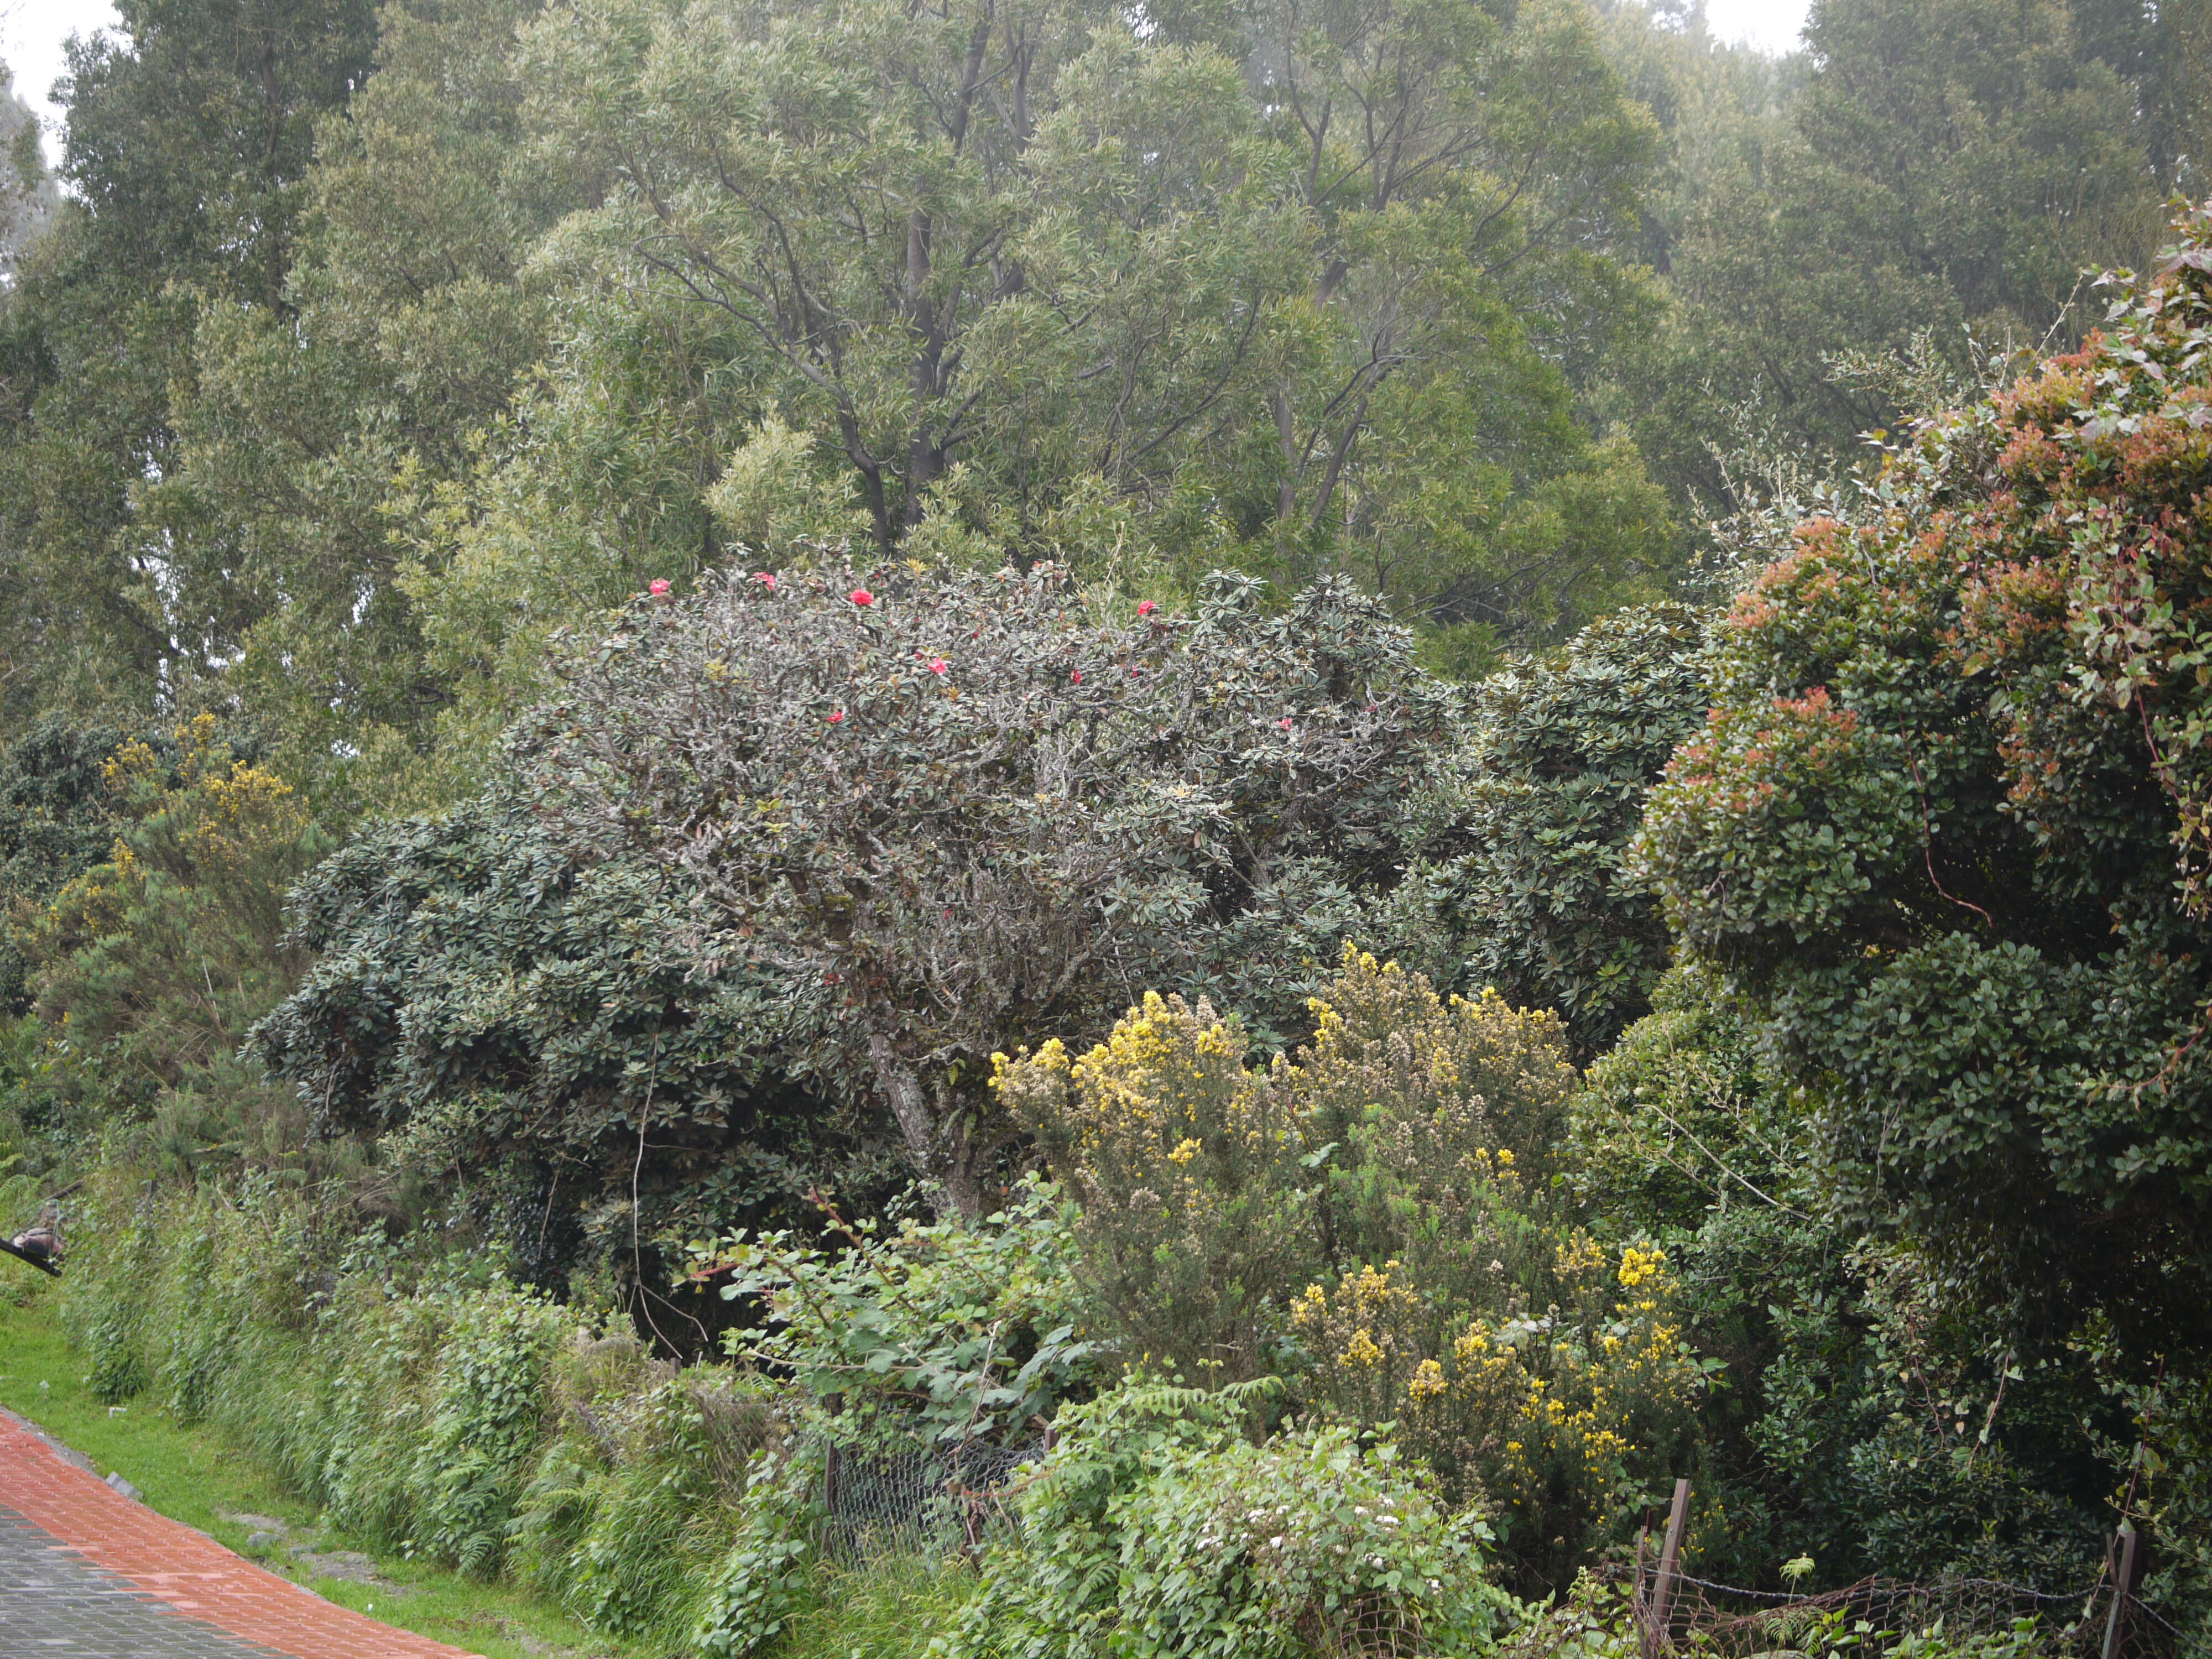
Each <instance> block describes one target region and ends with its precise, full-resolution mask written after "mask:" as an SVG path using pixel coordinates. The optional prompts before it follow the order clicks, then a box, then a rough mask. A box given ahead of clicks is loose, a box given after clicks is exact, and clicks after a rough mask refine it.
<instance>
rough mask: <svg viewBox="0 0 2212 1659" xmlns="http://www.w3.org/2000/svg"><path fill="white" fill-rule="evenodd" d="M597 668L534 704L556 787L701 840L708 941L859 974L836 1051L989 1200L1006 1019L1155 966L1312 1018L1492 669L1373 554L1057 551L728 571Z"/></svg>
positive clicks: (1043, 1010) (1039, 1014)
mask: <svg viewBox="0 0 2212 1659" xmlns="http://www.w3.org/2000/svg"><path fill="white" fill-rule="evenodd" d="M864 599H865V600H866V603H865V604H863V603H862V601H863V600H864ZM1086 670H1089V671H1088V672H1086ZM567 673H568V695H567V696H566V697H564V698H563V699H562V701H560V702H556V703H553V704H550V705H548V706H547V707H545V708H543V709H542V710H540V711H539V712H538V714H537V715H536V716H535V717H533V720H532V721H531V722H530V723H529V725H528V727H527V728H526V731H525V732H524V734H523V736H522V738H521V739H520V741H521V742H522V744H523V749H524V754H525V758H526V764H527V765H529V766H530V767H532V769H534V770H535V773H536V775H537V781H538V787H539V788H540V789H541V791H542V792H543V793H544V799H546V801H547V802H548V803H549V805H550V810H552V811H555V812H556V813H557V814H559V815H561V816H562V817H565V818H566V819H568V821H569V822H570V823H571V824H572V825H573V826H574V829H575V830H576V831H577V832H578V833H579V834H580V836H582V837H583V838H584V839H585V840H586V842H588V843H590V844H592V845H596V846H597V847H599V848H601V849H602V850H603V851H605V853H607V854H617V853H619V852H623V851H627V852H630V853H633V854H635V853H642V854H645V855H647V856H648V857H651V858H653V859H657V860H663V861H665V862H667V863H670V864H671V865H676V866H682V868H683V869H684V871H685V872H687V874H688V875H689V877H690V879H691V880H692V882H693V883H694V884H696V890H697V892H698V893H699V895H700V897H699V900H698V902H697V904H696V907H695V908H694V911H693V924H694V930H695V934H696V937H695V939H693V941H692V945H693V948H695V949H696V953H697V957H698V959H699V960H700V962H701V963H702V964H720V963H726V962H728V961H732V960H740V959H742V960H749V961H755V962H758V963H763V964H766V965H768V966H769V967H771V968H773V969H777V970H779V971H781V973H782V974H783V975H785V976H786V982H787V984H788V985H789V987H791V994H792V995H793V996H794V997H805V998H815V999H820V1000H824V1001H826V1003H827V1004H828V1005H829V1007H830V1008H831V1009H832V1011H833V1019H834V1023H833V1024H832V1026H831V1028H830V1029H831V1030H832V1032H833V1034H834V1035H833V1036H831V1037H830V1038H829V1039H828V1040H827V1046H826V1048H825V1052H824V1053H823V1054H821V1055H817V1056H814V1057H812V1063H813V1064H815V1065H816V1066H818V1067H819V1068H821V1069H823V1070H826V1071H829V1072H833V1073H834V1072H837V1071H839V1069H840V1068H842V1074H843V1075H845V1076H846V1077H848V1079H850V1080H851V1082H852V1083H853V1085H854V1087H855V1088H856V1089H857V1090H858V1091H860V1092H861V1093H864V1094H866V1095H871V1096H872V1097H874V1099H875V1100H876V1101H877V1102H878V1103H880V1104H881V1105H882V1106H884V1108H885V1109H888V1111H889V1112H890V1115H891V1116H892V1117H894V1118H895V1119H896V1121H897V1123H898V1125H899V1127H900V1130H901V1133H902V1136H903V1138H904V1141H905V1145H906V1147H907V1149H908V1153H909V1155H910V1157H911V1158H912V1159H913V1161H914V1163H915V1166H916V1168H917V1170H919V1171H920V1172H921V1174H922V1175H923V1176H925V1177H926V1178H927V1180H928V1181H929V1182H931V1183H933V1187H934V1188H936V1190H937V1191H938V1192H939V1194H941V1197H942V1199H943V1200H945V1201H948V1202H949V1203H950V1204H951V1206H955V1207H957V1208H958V1209H959V1210H961V1211H962V1212H967V1213H970V1214H973V1213H975V1212H978V1211H979V1210H980V1209H981V1207H983V1206H985V1205H986V1204H987V1201H988V1198H989V1188H990V1186H991V1183H992V1181H993V1178H994V1177H993V1169H994V1155H995V1152H996V1150H997V1149H998V1148H999V1147H1000V1146H1001V1145H1002V1144H1003V1143H1004V1141H1005V1139H1006V1130H1005V1128H1004V1127H1002V1126H1003V1123H1004V1119H1003V1116H1002V1115H1001V1114H1000V1113H999V1111H998V1110H997V1109H996V1106H995V1104H994V1102H993V1101H992V1099H991V1097H990V1096H989V1095H988V1093H987V1091H985V1090H984V1089H983V1087H982V1082H983V1074H984V1073H985V1071H986V1070H987V1066H986V1065H985V1063H984V1062H985V1060H986V1059H987V1056H988V1055H989V1054H991V1052H992V1051H993V1050H994V1048H1003V1047H1005V1046H1006V1045H1008V1044H1009V1043H1018V1042H1022V1041H1024V1039H1030V1040H1042V1038H1044V1037H1046V1036H1054V1035H1061V1034H1066V1035H1068V1036H1078V1037H1085V1038H1088V1037H1090V1036H1096V1035H1098V1034H1101V1033H1103V1031H1104V1030H1106V1028H1107V1027H1108V1026H1109V1025H1110V1024H1111V1023H1112V1020H1113V1018H1115V1016H1116V1015H1117V1014H1119V1013H1120V1012H1121V1010H1122V1009H1124V1008H1126V1007H1127V1006H1128V1005H1129V1004H1130V1003H1131V1002H1132V1001H1133V1000H1135V999H1136V997H1137V996H1138V995H1139V994H1140V993H1141V992H1142V991H1143V990H1144V989H1145V988H1146V987H1148V986H1151V985H1167V986H1170V987H1182V988H1183V989H1186V990H1188V991H1192V992H1194V993H1203V994H1211V995H1212V996H1213V997H1215V999H1216V1000H1218V1002H1219V1003H1220V1004H1221V1006H1225V1007H1228V1008H1235V1009H1237V1010H1238V1011H1239V1012H1242V1013H1243V1014H1244V1015H1245V1016H1246V1017H1247V1018H1249V1020H1250V1021H1251V1022H1252V1024H1253V1026H1254V1029H1255V1030H1256V1031H1258V1032H1259V1033H1260V1034H1261V1036H1262V1037H1266V1036H1271V1035H1272V1036H1278V1037H1279V1034H1280V1033H1282V1032H1284V1031H1286V1030H1290V1029H1291V1028H1292V1027H1293V1025H1294V1024H1295V1023H1296V1022H1297V1018H1298V1016H1299V1014H1300V1013H1301V1012H1302V1010H1301V1006H1300V1005H1301V1002H1302V999H1303V998H1304V995H1305V994H1307V993H1308V992H1310V990H1311V989H1312V988H1313V987H1315V986H1316V985H1317V984H1318V983H1319V982H1320V981H1322V979H1323V978H1325V977H1326V975H1327V974H1328V971H1329V969H1330V968H1331V967H1332V966H1333V964H1334V958H1335V956H1336V954H1337V949H1338V945H1339V944H1340V941H1341V939H1343V938H1344V937H1345V936H1346V934H1347V933H1351V932H1353V931H1357V930H1358V928H1359V927H1361V925H1362V923H1361V919H1362V918H1363V917H1364V915H1367V914H1368V912H1369V911H1370V909H1372V908H1374V907H1375V906H1376V905H1377V904H1378V903H1380V902H1382V901H1383V899H1384V898H1385V897H1386V896H1387V893H1388V890H1389V888H1390V887H1391V885H1392V884H1394V883H1395V881H1396V879H1397V877H1398V872H1399V870H1400V868H1401V865H1402V864H1403V863H1404V861H1405V851H1404V834H1405V824H1406V822H1407V815H1408V810H1409V809H1408V803H1409V801H1411V800H1412V799H1413V797H1414V794H1415V793H1416V791H1415V787H1414V786H1415V785H1416V784H1418V783H1419V781H1420V780H1421V779H1422V778H1423V777H1424V776H1425V775H1427V773H1428V771H1429V769H1431V766H1432V764H1433V761H1434V757H1435V755H1436V753H1437V751H1438V750H1440V749H1441V747H1442V746H1443V738H1445V736H1446V734H1447V732H1448V730H1449V726H1450V725H1451V721H1452V716H1453V713H1454V710H1455V708H1457V706H1458V701H1459V696H1458V693H1457V692H1456V691H1455V689H1454V688H1452V687H1449V686H1448V685H1445V684H1441V683H1439V682H1436V681H1432V680H1431V679H1429V678H1427V677H1425V675H1423V674H1422V673H1421V672H1420V671H1419V670H1418V669H1417V668H1415V667H1414V666H1413V661H1412V656H1411V641H1410V640H1409V637H1408V635H1407V633H1406V631H1405V630H1404V629H1401V628H1398V627H1396V626H1395V625H1393V624H1392V623H1390V622H1389V617H1388V616H1387V613H1386V612H1385V611H1383V609H1382V608H1381V607H1380V606H1379V605H1376V604H1374V603H1372V602H1370V601H1369V600H1366V599H1362V598H1361V597H1359V596H1358V594H1357V593H1356V592H1354V591H1353V590H1352V588H1351V587H1350V586H1348V585H1345V584H1340V583H1334V582H1332V583H1326V584H1323V585H1321V586H1316V587H1315V588H1313V589H1311V590H1310V591H1309V592H1305V593H1304V594H1301V595H1300V596H1298V598H1297V599H1296V600H1295V601H1294V602H1293V603H1292V604H1291V605H1290V606H1289V607H1288V608H1287V610H1285V611H1283V612H1281V613H1280V614H1272V615H1271V614H1270V613H1269V612H1268V611H1267V610H1266V609H1265V608H1264V606H1263V605H1262V604H1261V588H1260V586H1259V585H1258V584H1256V583H1254V582H1251V581H1249V580H1246V579H1243V578H1238V577H1231V576H1222V577H1218V578H1216V579H1214V580H1212V581H1211V582H1209V583H1208V584H1207V585H1206V588H1205V591H1204V592H1203V595H1202V598H1201V600H1200V604H1199V605H1198V606H1197V607H1196V609H1195V610H1194V611H1193V612H1192V613H1191V614H1190V615H1188V616H1183V617H1173V618H1170V617H1167V616H1166V615H1164V614H1154V615H1151V616H1148V617H1146V618H1145V619H1143V621H1142V622H1140V623H1134V624H1130V623H1123V622H1120V621H1116V620H1114V619H1112V618H1109V617H1102V616H1094V615H1093V614H1091V611H1089V610H1088V609H1086V607H1085V605H1084V603H1083V601H1082V599H1081V598H1080V596H1079V594H1078V593H1077V592H1075V591H1074V590H1073V587H1072V586H1070V585H1069V584H1068V583H1067V582H1066V580H1064V579H1063V578H1062V577H1061V575H1060V574H1058V573H1057V572H1056V571H1054V570H1053V569H1052V568H1044V567H1040V568H1035V569H1033V570H1031V571H1030V572H1029V573H1027V574H1021V573H1018V572H1015V571H1012V570H1010V569H1001V570H998V571H993V572H986V573H957V572H949V571H948V572H925V571H923V570H921V568H918V567H913V566H906V567H895V568H883V569H873V570H866V571H861V570H851V569H838V570H831V571H827V572H825V573H823V574H811V575H809V574H799V573H787V574H786V575H785V576H784V578H783V580H782V581H781V583H780V584H779V585H778V586H776V587H775V589H774V590H773V591H770V590H769V588H768V587H767V586H766V585H765V584H763V583H761V582H758V581H756V580H751V579H750V578H748V577H746V576H744V575H743V574H731V575H730V576H729V577H728V578H727V579H726V580H724V579H715V578H709V579H708V580H706V581H705V582H703V583H702V587H701V590H700V592H697V593H696V594H695V595H694V596H693V597H691V598H690V599H684V600H680V601H678V602H675V603H673V604H662V605H647V604H643V603H641V604H639V605H635V606H634V608H633V609H632V610H631V611H629V613H628V614H627V615H626V616H625V617H623V621H622V623H621V625H620V627H619V628H618V629H617V631H616V632H615V633H614V634H613V635H611V637H609V638H607V639H605V640H604V641H599V642H597V643H596V644H594V645H593V646H592V647H591V648H589V649H588V650H585V651H581V652H579V653H577V654H576V655H575V657H574V659H573V660H572V661H571V663H570V665H569V666H568V669H567ZM1285 710H1288V711H1290V712H1289V713H1288V714H1285ZM1293 724H1294V725H1295V726H1296V732H1295V736H1294V737H1292V738H1290V739H1288V740H1286V739H1285V736H1284V731H1285V727H1286V726H1291V725H1293Z"/></svg>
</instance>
